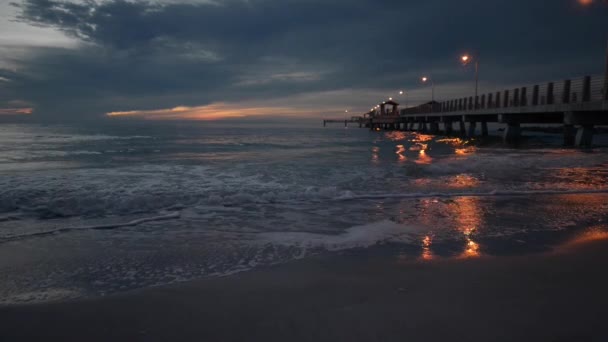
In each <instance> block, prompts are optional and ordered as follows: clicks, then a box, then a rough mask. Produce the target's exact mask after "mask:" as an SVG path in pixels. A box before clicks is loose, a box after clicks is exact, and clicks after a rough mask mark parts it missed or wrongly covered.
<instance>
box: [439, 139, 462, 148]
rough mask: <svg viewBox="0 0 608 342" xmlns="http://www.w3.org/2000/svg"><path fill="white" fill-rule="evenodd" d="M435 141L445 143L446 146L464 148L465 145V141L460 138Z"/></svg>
mask: <svg viewBox="0 0 608 342" xmlns="http://www.w3.org/2000/svg"><path fill="white" fill-rule="evenodd" d="M435 141H436V142H438V143H444V144H448V145H451V146H462V145H463V144H464V143H465V141H464V140H462V139H460V138H443V139H437V140H435Z"/></svg>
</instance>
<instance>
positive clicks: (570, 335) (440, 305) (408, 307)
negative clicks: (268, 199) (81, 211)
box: [0, 235, 608, 341]
mask: <svg viewBox="0 0 608 342" xmlns="http://www.w3.org/2000/svg"><path fill="white" fill-rule="evenodd" d="M605 237H606V236H605V235H602V236H600V237H597V236H595V237H593V236H592V237H586V238H582V239H580V240H577V241H574V242H570V243H568V244H566V245H563V246H560V247H559V248H557V249H555V250H554V251H553V252H550V253H545V254H535V255H526V256H510V257H485V258H478V259H443V260H437V261H431V262H421V261H419V260H413V259H412V260H408V259H399V258H396V257H395V256H394V255H393V256H387V255H386V254H384V255H383V254H382V253H374V252H373V250H372V251H368V252H366V253H363V255H359V256H353V255H352V254H351V253H334V254H330V255H323V256H318V257H311V258H307V259H305V260H300V261H294V262H290V263H287V264H283V265H277V266H273V267H267V268H263V269H259V270H255V271H250V272H244V273H240V274H235V275H232V276H228V277H221V278H209V279H203V280H197V281H192V282H188V283H182V284H174V285H170V286H164V287H158V288H148V289H143V290H137V291H132V292H129V293H123V294H117V295H113V296H108V297H100V298H90V299H81V300H73V301H66V302H59V303H46V304H35V305H22V306H7V307H0V322H2V324H1V325H0V340H3V341H35V340H41V339H44V340H50V341H85V340H86V341H109V340H112V341H336V340H348V341H403V340H407V341H461V340H467V341H605V340H606V339H607V338H608V327H607V326H606V325H605V317H608V291H606V289H607V288H608V275H606V271H605V262H606V260H608V240H606V239H605ZM374 248H381V247H374Z"/></svg>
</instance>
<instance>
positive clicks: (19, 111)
mask: <svg viewBox="0 0 608 342" xmlns="http://www.w3.org/2000/svg"><path fill="white" fill-rule="evenodd" d="M32 113H34V108H0V115H30V114H32Z"/></svg>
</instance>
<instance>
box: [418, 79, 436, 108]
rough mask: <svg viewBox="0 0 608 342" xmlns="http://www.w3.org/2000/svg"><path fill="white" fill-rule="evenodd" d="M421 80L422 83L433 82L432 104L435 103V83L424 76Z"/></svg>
mask: <svg viewBox="0 0 608 342" xmlns="http://www.w3.org/2000/svg"><path fill="white" fill-rule="evenodd" d="M420 80H421V81H422V83H428V82H431V102H435V81H434V80H433V79H431V78H430V77H427V76H423V77H422V78H421V79H420Z"/></svg>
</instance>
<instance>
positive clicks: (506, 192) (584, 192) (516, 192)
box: [334, 189, 608, 201]
mask: <svg viewBox="0 0 608 342" xmlns="http://www.w3.org/2000/svg"><path fill="white" fill-rule="evenodd" d="M587 194H608V189H599V190H494V191H490V192H430V193H420V192H413V193H405V194H391V193H385V194H365V195H356V194H354V193H346V194H344V195H343V196H340V197H336V198H335V199H334V200H336V201H349V200H365V199H387V198H430V197H441V198H452V197H509V196H530V195H539V196H551V195H587Z"/></svg>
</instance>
